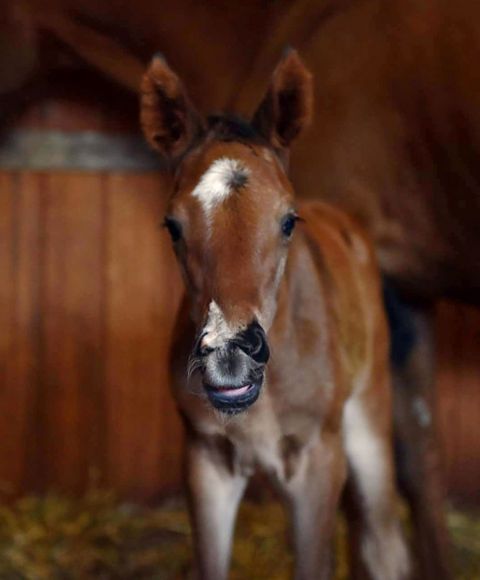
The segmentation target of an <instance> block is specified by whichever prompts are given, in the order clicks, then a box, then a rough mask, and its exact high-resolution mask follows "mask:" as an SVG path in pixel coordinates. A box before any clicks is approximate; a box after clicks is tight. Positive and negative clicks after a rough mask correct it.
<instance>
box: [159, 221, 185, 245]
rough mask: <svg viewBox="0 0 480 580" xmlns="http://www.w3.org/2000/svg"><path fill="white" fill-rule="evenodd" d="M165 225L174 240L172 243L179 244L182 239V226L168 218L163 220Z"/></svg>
mask: <svg viewBox="0 0 480 580" xmlns="http://www.w3.org/2000/svg"><path fill="white" fill-rule="evenodd" d="M163 225H164V227H166V228H167V230H168V233H169V234H170V237H171V238H172V242H178V240H179V239H180V238H181V237H182V226H181V225H180V224H179V223H178V222H177V220H176V219H173V218H171V217H168V216H167V217H166V218H165V219H164V220H163Z"/></svg>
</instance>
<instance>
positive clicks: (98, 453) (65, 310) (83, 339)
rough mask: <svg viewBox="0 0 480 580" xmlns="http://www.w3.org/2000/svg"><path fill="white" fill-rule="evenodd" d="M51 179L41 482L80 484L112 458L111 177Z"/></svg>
mask: <svg viewBox="0 0 480 580" xmlns="http://www.w3.org/2000/svg"><path fill="white" fill-rule="evenodd" d="M45 179H46V184H45V191H44V194H43V196H44V199H43V203H44V207H43V217H44V223H43V228H44V230H43V235H44V254H43V256H44V261H43V282H42V303H41V306H42V324H41V331H40V332H41V344H42V346H41V366H40V369H39V375H40V377H39V378H40V388H41V400H39V412H38V415H37V421H38V423H39V424H38V435H37V438H38V444H37V451H36V453H37V455H38V456H39V457H37V461H38V462H39V470H38V476H37V479H38V480H37V482H36V485H35V487H36V488H37V489H47V488H49V487H59V488H61V489H63V490H71V491H80V490H81V489H83V488H84V487H85V485H86V484H87V483H88V480H89V477H91V476H92V474H93V473H94V472H95V471H96V470H99V471H100V472H101V471H102V467H103V462H104V453H103V433H102V426H103V416H104V412H105V411H104V400H103V388H102V387H103V360H104V353H103V325H102V314H103V277H102V267H103V262H104V253H103V252H104V246H103V243H102V235H103V234H102V232H103V219H104V211H103V209H104V205H103V190H102V187H103V179H102V177H101V176H100V175H95V174H91V175H84V174H82V175H79V174H76V173H63V174H56V175H48V176H46V178H45Z"/></svg>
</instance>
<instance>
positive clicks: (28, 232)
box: [0, 96, 480, 499]
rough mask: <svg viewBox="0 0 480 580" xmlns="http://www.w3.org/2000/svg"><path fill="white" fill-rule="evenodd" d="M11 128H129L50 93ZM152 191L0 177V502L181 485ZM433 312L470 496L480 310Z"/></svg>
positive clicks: (104, 109)
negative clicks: (30, 494)
mask: <svg viewBox="0 0 480 580" xmlns="http://www.w3.org/2000/svg"><path fill="white" fill-rule="evenodd" d="M122 110H125V109H122ZM130 118H132V117H130ZM17 127H36V128H39V129H42V130H49V129H52V128H60V129H62V130H67V131H69V130H71V131H82V130H85V129H89V130H91V129H96V130H101V131H103V132H105V133H114V134H119V132H123V131H126V130H127V131H131V130H132V125H131V124H129V123H125V122H124V119H123V117H122V115H121V114H119V113H115V114H114V113H112V110H111V107H109V106H108V105H106V104H105V101H103V104H102V105H101V106H98V105H94V106H93V105H92V103H90V104H85V103H82V104H78V103H72V101H71V99H67V100H65V101H63V100H62V98H58V96H57V98H56V99H55V100H54V101H51V100H50V101H49V100H47V101H44V102H43V103H42V104H41V105H39V106H36V107H35V108H34V109H33V110H31V111H30V112H29V114H28V115H26V116H25V117H24V118H23V119H22V120H21V121H20V122H19V123H18V124H17ZM164 188H165V183H164V181H163V178H162V177H161V174H160V173H158V172H136V173H135V172H132V171H130V172H122V171H115V170H104V171H95V172H85V171H73V170H55V171H49V172H42V171H28V170H16V171H13V170H11V171H7V170H3V171H0V276H1V282H0V441H1V442H2V445H1V448H0V492H1V491H5V492H13V493H17V492H22V491H32V490H35V491H44V490H47V489H52V488H54V489H55V488H57V489H62V490H68V491H73V492H79V491H81V490H82V489H84V488H85V486H86V485H88V482H89V480H91V479H92V478H98V479H99V481H100V482H102V483H103V484H105V485H108V486H111V487H114V488H115V489H116V490H118V491H119V492H120V493H121V494H122V495H125V496H128V497H132V498H142V499H151V498H154V497H155V496H156V495H158V494H159V493H161V492H164V491H166V490H168V489H172V488H174V487H175V486H176V485H177V484H178V481H179V473H180V449H181V442H182V437H181V430H180V427H179V422H178V419H177V416H176V414H175V411H174V408H173V405H172V403H171V400H170V397H169V393H168V385H167V382H168V377H167V370H166V369H167V345H168V338H169V335H170V331H171V328H172V324H173V319H174V313H175V311H176V309H177V308H178V301H179V295H180V287H181V284H180V281H179V278H178V274H177V270H176V268H175V265H174V262H173V257H172V254H171V251H170V245H169V243H168V240H167V239H166V235H165V234H164V233H163V232H162V231H160V228H159V223H160V220H161V217H162V215H163V210H164V203H165V198H164V195H162V190H163V189H164ZM438 313H439V314H438V324H437V327H438V335H439V344H440V350H439V361H440V364H439V381H438V382H439V388H438V410H439V424H440V428H441V440H442V445H443V449H444V452H445V467H446V473H447V475H448V483H449V487H450V490H451V491H452V492H454V493H456V494H460V495H462V494H463V495H470V497H472V496H474V495H475V494H478V491H477V490H478V488H479V487H480V449H479V448H478V441H479V438H480V422H479V421H478V416H479V415H480V388H479V385H480V362H479V361H478V360H477V359H478V357H477V355H478V352H479V340H478V339H479V334H480V312H478V311H475V310H473V309H470V308H467V307H463V306H460V307H459V306H453V305H451V304H443V303H442V304H441V305H440V306H439V310H438Z"/></svg>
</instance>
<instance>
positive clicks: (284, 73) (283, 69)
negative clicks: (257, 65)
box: [252, 50, 313, 149]
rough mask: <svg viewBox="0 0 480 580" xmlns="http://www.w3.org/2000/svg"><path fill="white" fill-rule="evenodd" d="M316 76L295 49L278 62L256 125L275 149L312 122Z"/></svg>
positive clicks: (287, 145) (256, 116)
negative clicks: (314, 79) (313, 75)
mask: <svg viewBox="0 0 480 580" xmlns="http://www.w3.org/2000/svg"><path fill="white" fill-rule="evenodd" d="M312 114H313V77H312V74H311V73H310V71H309V70H308V69H307V68H306V67H305V65H304V64H303V62H302V60H301V58H300V57H299V56H298V53H297V51H296V50H289V51H288V52H287V53H286V54H285V56H284V57H283V58H282V60H281V61H280V62H279V64H278V65H277V68H276V69H275V71H274V73H273V76H272V79H271V81H270V86H269V88H268V90H267V93H266V95H265V97H264V98H263V101H262V102H261V103H260V106H259V108H258V109H257V112H256V113H255V115H254V117H253V121H252V124H253V126H254V127H255V128H256V129H257V130H258V131H259V132H260V133H261V134H262V135H263V136H264V137H266V138H267V139H268V141H269V142H270V143H271V144H272V145H273V146H274V147H275V148H281V149H284V148H287V147H289V146H290V144H291V142H292V141H293V140H294V139H295V138H296V137H297V136H298V135H299V134H300V133H301V132H302V130H303V129H305V128H306V127H307V126H308V125H309V124H310V122H311V119H312Z"/></svg>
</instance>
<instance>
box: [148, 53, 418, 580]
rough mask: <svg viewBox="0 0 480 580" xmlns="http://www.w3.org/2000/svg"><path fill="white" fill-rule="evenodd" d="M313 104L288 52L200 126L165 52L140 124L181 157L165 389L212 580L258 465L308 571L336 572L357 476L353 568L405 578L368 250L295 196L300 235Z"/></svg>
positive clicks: (383, 329) (327, 210)
mask: <svg viewBox="0 0 480 580" xmlns="http://www.w3.org/2000/svg"><path fill="white" fill-rule="evenodd" d="M311 107H312V85H311V77H310V75H309V73H308V72H307V71H306V69H305V68H304V67H303V65H302V63H301V61H300V60H299V58H298V56H297V55H296V53H292V52H291V53H289V54H288V55H287V56H286V57H285V58H284V59H283V60H282V62H281V63H280V64H279V65H278V67H277V69H276V71H275V73H274V76H273V78H272V82H271V85H270V88H269V90H268V92H267V94H266V96H265V98H264V100H263V101H262V104H261V105H260V107H259V109H258V111H257V113H256V114H255V117H254V119H253V121H252V123H251V124H248V123H246V122H242V121H238V120H236V119H229V118H228V117H223V116H218V117H213V118H210V119H209V120H208V122H207V123H204V122H203V121H202V120H201V118H200V116H199V115H198V114H197V113H196V111H195V110H194V109H193V107H192V105H191V104H190V102H189V99H188V97H187V95H186V93H185V92H184V90H183V87H182V85H181V83H180V81H179V80H178V77H176V75H175V74H174V73H173V72H172V71H171V70H170V69H169V67H168V66H167V65H166V63H165V62H164V61H163V60H162V59H159V58H156V59H154V61H153V62H152V64H151V66H150V68H149V69H148V71H147V73H146V74H145V77H144V80H143V83H142V114H141V117H142V125H143V129H144V132H145V135H146V137H147V139H148V140H149V142H150V143H151V144H152V145H153V146H154V147H155V148H156V149H157V150H159V151H160V152H161V153H162V154H163V155H166V156H167V157H168V158H170V160H172V161H173V163H174V167H175V178H174V186H173V195H172V196H171V198H170V201H169V207H168V213H167V217H166V221H165V225H166V226H167V227H168V230H169V232H170V235H171V237H172V240H173V243H174V248H175V252H176V254H177V257H178V259H179V263H180V266H181V269H182V272H183V274H184V279H185V282H186V286H187V297H188V299H187V303H186V304H185V305H184V308H183V311H182V313H181V315H180V319H179V321H178V326H177V333H178V340H177V341H176V343H175V345H174V349H173V353H172V356H173V369H174V384H173V393H174V396H175V398H176V400H177V403H178V406H179V409H180V412H181V413H182V416H183V418H184V424H185V426H186V430H187V467H188V473H187V481H188V488H189V492H190V506H191V514H192V518H193V523H194V530H195V543H196V548H197V557H198V561H199V570H200V575H201V578H203V579H205V580H223V579H225V578H226V577H227V573H228V563H229V555H230V547H231V540H232V534H233V527H234V521H235V516H236V511H237V507H238V504H239V501H240V499H241V497H242V495H243V491H244V489H245V486H246V483H247V481H248V479H249V477H250V475H251V474H252V473H253V471H254V470H255V468H256V467H260V468H261V469H263V470H264V471H265V472H266V473H267V474H268V475H269V476H270V477H271V478H272V480H273V481H274V483H275V484H276V485H277V486H278V487H279V488H280V490H281V492H282V494H283V495H284V497H285V499H286V500H287V503H288V505H289V507H290V512H291V520H292V525H293V537H294V545H295V551H296V578H297V579H298V580H314V579H316V578H318V579H320V578H322V579H326V578H328V577H330V574H331V549H332V539H333V538H332V535H333V529H334V521H335V513H336V508H337V505H338V503H339V500H340V497H341V494H342V491H343V488H344V485H345V481H346V479H347V471H348V480H349V487H350V493H349V506H350V507H351V509H352V511H353V510H354V512H353V513H352V514H351V517H350V518H349V519H348V521H349V524H350V526H351V537H352V542H351V544H352V573H351V576H352V577H357V578H359V577H364V575H365V574H366V575H367V577H368V578H371V579H372V580H401V579H405V578H407V577H408V575H409V563H408V557H407V552H406V549H405V546H404V543H403V539H402V536H401V533H400V526H399V520H398V515H397V514H396V505H395V492H394V480H395V477H394V469H393V457H392V456H393V448H392V440H391V424H392V405H391V396H390V395H391V393H390V388H389V387H390V380H389V357H388V344H389V342H388V333H387V326H386V320H385V316H384V311H383V305H382V297H381V290H380V277H379V272H378V269H377V266H376V260H375V257H374V253H373V249H372V248H371V246H370V244H369V242H368V241H367V239H366V238H365V237H364V235H363V234H362V232H361V231H360V230H359V228H358V226H356V225H355V224H354V223H353V222H352V221H351V220H350V219H349V218H348V217H347V216H346V215H345V214H343V213H342V212H339V211H338V210H335V209H333V208H332V207H330V206H327V205H325V204H322V203H319V202H317V203H316V204H313V203H311V204H310V205H304V206H302V207H301V210H300V211H301V216H302V217H301V219H302V220H305V224H304V228H302V230H303V231H299V232H298V233H297V234H294V231H293V230H294V227H295V223H296V221H297V220H298V219H300V218H299V217H298V215H297V213H296V210H295V209H294V208H295V205H294V204H295V202H294V197H293V191H292V188H291V185H290V184H289V182H288V180H287V177H286V175H285V163H286V159H287V157H288V149H289V146H290V143H291V141H292V140H293V139H294V138H295V137H296V136H297V134H298V133H299V132H300V131H301V130H302V128H303V126H304V125H306V124H307V123H308V121H309V118H310V115H311ZM190 317H191V319H190ZM270 352H271V354H272V356H271V361H269V358H270ZM189 361H190V362H189ZM267 363H268V364H267ZM189 366H190V369H189V370H190V375H191V376H190V381H189V380H188V378H187V376H188V375H187V369H188V368H189ZM212 406H213V407H214V408H215V409H217V410H218V411H217V412H214V410H213V409H212Z"/></svg>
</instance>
